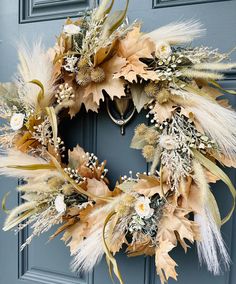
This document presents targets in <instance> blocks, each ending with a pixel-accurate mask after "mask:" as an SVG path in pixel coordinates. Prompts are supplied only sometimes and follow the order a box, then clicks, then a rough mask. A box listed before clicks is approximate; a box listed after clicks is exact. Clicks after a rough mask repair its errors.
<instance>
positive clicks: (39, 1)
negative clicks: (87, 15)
mask: <svg viewBox="0 0 236 284" xmlns="http://www.w3.org/2000/svg"><path fill="white" fill-rule="evenodd" d="M96 4H97V1H96V0H60V1H58V0H19V23H20V24H24V23H31V22H40V21H48V20H55V19H63V18H67V17H80V16H83V15H84V12H85V11H86V10H88V9H92V8H93V6H95V5H96Z"/></svg>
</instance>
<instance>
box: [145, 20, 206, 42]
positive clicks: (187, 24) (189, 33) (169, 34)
mask: <svg viewBox="0 0 236 284" xmlns="http://www.w3.org/2000/svg"><path fill="white" fill-rule="evenodd" d="M204 32H205V29H203V28H202V25H201V24H200V23H199V22H198V21H194V20H189V21H183V22H176V23H170V24H169V25H166V26H163V27H160V28H158V29H156V30H154V31H152V32H150V33H148V34H147V36H149V37H151V38H152V39H153V40H154V41H155V42H160V41H164V42H168V43H169V44H173V45H174V44H182V43H186V42H191V41H192V40H193V39H195V38H198V37H200V36H202V35H203V33H204Z"/></svg>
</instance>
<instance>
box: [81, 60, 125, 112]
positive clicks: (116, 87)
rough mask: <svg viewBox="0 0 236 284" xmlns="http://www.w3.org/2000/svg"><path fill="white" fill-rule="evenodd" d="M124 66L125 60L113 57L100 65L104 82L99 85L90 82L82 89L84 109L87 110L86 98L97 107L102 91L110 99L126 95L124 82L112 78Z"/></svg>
mask: <svg viewBox="0 0 236 284" xmlns="http://www.w3.org/2000/svg"><path fill="white" fill-rule="evenodd" d="M124 64H125V59H124V58H121V57H119V56H117V55H115V56H113V57H112V58H111V59H110V60H109V61H107V62H106V63H104V64H103V65H102V68H103V71H104V73H105V80H104V81H102V82H101V83H94V82H92V83H90V84H89V85H88V86H87V87H85V89H84V94H83V102H84V103H85V107H86V109H88V107H87V106H86V100H88V98H90V99H89V100H90V102H91V101H92V102H93V103H95V104H96V105H99V103H100V100H102V101H103V100H104V94H103V91H106V93H107V94H108V95H109V97H110V98H111V99H113V98H114V97H117V98H121V97H122V96H125V95H126V94H125V92H124V81H123V80H122V79H120V78H114V74H115V73H116V72H118V71H119V70H120V68H121V67H122V66H123V65H124ZM93 107H94V106H93ZM90 109H91V108H90Z"/></svg>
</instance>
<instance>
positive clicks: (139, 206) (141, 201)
mask: <svg viewBox="0 0 236 284" xmlns="http://www.w3.org/2000/svg"><path fill="white" fill-rule="evenodd" d="M150 202H151V201H150V199H149V198H148V197H144V196H141V197H139V198H138V200H137V201H136V202H135V205H134V209H135V211H136V213H137V214H138V215H139V216H140V217H141V218H145V219H148V218H150V217H151V216H152V215H153V213H154V209H153V208H151V207H150Z"/></svg>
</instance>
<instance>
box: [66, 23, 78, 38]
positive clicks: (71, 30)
mask: <svg viewBox="0 0 236 284" xmlns="http://www.w3.org/2000/svg"><path fill="white" fill-rule="evenodd" d="M80 30H81V29H80V27H79V26H76V25H74V24H69V25H65V26H64V28H63V33H66V34H69V35H75V34H78V33H79V32H80Z"/></svg>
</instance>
